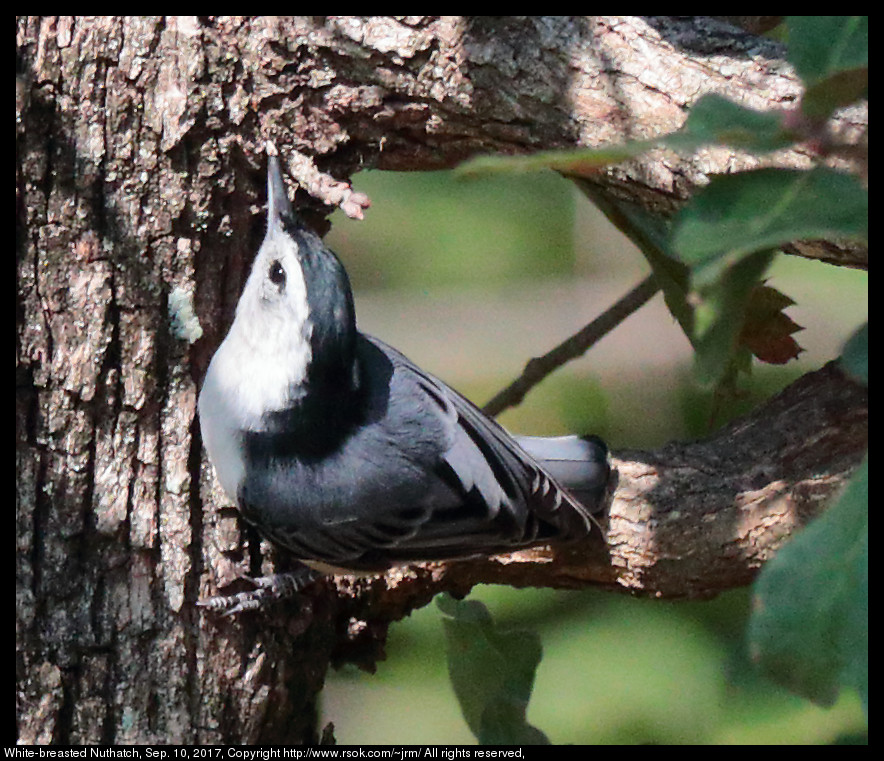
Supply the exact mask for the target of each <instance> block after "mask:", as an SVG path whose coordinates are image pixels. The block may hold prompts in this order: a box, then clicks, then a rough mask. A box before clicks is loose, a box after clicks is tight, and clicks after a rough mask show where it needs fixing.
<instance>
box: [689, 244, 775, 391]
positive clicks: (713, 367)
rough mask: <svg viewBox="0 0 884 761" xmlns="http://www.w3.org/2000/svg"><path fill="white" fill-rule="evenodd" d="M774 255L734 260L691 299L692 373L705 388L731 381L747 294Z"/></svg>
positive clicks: (769, 253) (765, 254) (703, 285)
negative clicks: (692, 333) (692, 316)
mask: <svg viewBox="0 0 884 761" xmlns="http://www.w3.org/2000/svg"><path fill="white" fill-rule="evenodd" d="M773 256H774V252H773V251H770V250H768V251H759V252H754V253H751V254H749V255H746V256H743V257H741V258H739V259H737V260H736V261H735V262H733V263H730V264H729V266H727V267H725V268H724V269H721V270H718V269H717V268H716V277H715V278H714V279H713V278H706V279H704V280H703V281H702V283H701V287H699V288H697V291H696V293H695V294H694V295H693V301H694V339H693V344H694V350H695V353H694V371H695V375H696V378H697V381H698V382H699V383H700V384H701V385H704V386H717V385H720V384H721V383H722V382H724V381H725V380H727V379H729V378H731V376H732V374H733V373H732V369H733V367H734V363H735V362H736V363H737V364H745V360H741V358H740V357H738V356H737V355H738V352H739V348H740V344H739V338H740V334H741V333H742V331H743V327H744V324H745V318H746V310H747V305H748V303H749V294H750V293H751V292H752V291H753V289H755V288H756V287H757V286H758V285H759V284H760V282H761V280H762V278H763V276H764V273H765V271H766V270H767V268H768V266H769V265H770V263H771V260H772V259H773Z"/></svg>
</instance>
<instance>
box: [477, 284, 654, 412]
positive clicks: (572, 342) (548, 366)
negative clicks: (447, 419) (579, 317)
mask: <svg viewBox="0 0 884 761" xmlns="http://www.w3.org/2000/svg"><path fill="white" fill-rule="evenodd" d="M659 290H660V286H659V285H657V278H656V277H654V275H649V276H648V277H646V278H645V279H644V280H642V281H641V282H640V283H639V284H638V285H637V286H635V288H633V289H632V290H631V291H630V292H629V293H627V294H626V295H625V296H623V298H621V299H619V300H618V301H617V302H616V303H614V304H613V305H611V306H610V307H609V308H608V309H606V310H605V311H604V312H602V314H600V315H599V316H598V317H596V318H595V319H594V320H593V321H592V322H591V323H589V324H588V325H585V326H584V327H582V328H581V329H580V330H578V331H577V332H576V333H575V334H574V335H572V336H569V337H568V338H566V339H565V340H564V341H562V343H560V344H559V345H558V346H556V347H555V348H553V349H550V350H549V351H548V352H547V353H546V354H544V355H543V356H541V357H535V358H534V359H531V360H529V361H528V363H527V364H526V365H525V369H524V370H523V371H522V374H521V375H520V376H519V377H518V378H516V379H515V380H514V381H513V382H512V383H510V385H509V386H507V387H506V388H505V389H503V390H501V391H500V392H498V393H497V394H495V395H494V397H492V399H491V400H490V401H489V402H488V403H487V404H486V405H485V406H484V407H483V408H482V411H483V412H484V413H485V414H486V415H491V416H495V415H499V414H500V413H501V412H503V411H504V410H505V409H507V408H509V407H515V406H516V405H517V404H520V403H521V402H522V400H523V399H524V398H525V394H527V393H528V392H529V391H530V390H531V389H532V388H534V387H535V386H536V385H537V384H538V383H540V382H541V381H542V380H543V379H544V378H546V377H547V376H548V375H549V374H550V373H552V372H554V371H555V370H557V369H558V368H560V367H561V366H562V365H564V364H565V363H567V362H570V361H571V360H572V359H577V357H579V356H581V355H582V354H585V353H586V352H587V351H589V350H590V349H591V348H592V346H593V345H594V344H595V343H596V342H597V341H599V340H600V339H601V338H603V337H604V336H606V335H607V334H608V333H610V332H611V331H612V330H613V329H614V328H616V327H617V326H618V325H619V324H620V323H621V322H623V320H625V319H626V318H627V317H629V315H631V314H632V313H633V312H635V311H637V310H638V309H640V308H641V307H642V306H644V305H645V304H647V303H648V301H650V300H651V298H652V297H653V296H654V294H655V293H657V291H659Z"/></svg>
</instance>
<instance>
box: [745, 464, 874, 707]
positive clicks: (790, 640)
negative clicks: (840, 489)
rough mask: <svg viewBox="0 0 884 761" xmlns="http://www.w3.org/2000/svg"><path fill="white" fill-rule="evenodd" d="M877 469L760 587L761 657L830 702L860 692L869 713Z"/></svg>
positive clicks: (756, 615)
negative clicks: (847, 691) (871, 515)
mask: <svg viewBox="0 0 884 761" xmlns="http://www.w3.org/2000/svg"><path fill="white" fill-rule="evenodd" d="M868 503H869V470H868V460H866V461H864V462H863V464H862V465H861V466H860V467H859V468H858V469H857V472H856V473H855V474H854V476H853V478H852V479H851V481H850V483H849V484H848V486H847V488H846V490H845V491H844V494H843V495H842V497H841V499H840V500H839V501H838V502H837V504H835V505H833V506H832V507H830V508H829V509H828V510H827V511H826V512H825V513H824V514H823V515H821V516H820V517H819V518H817V519H816V520H815V521H813V523H811V524H810V525H809V526H808V527H807V528H805V529H804V530H803V531H802V532H801V533H800V534H798V535H797V536H796V537H795V538H794V539H792V540H791V541H790V542H789V543H788V544H787V545H786V546H785V547H783V548H782V549H781V550H780V551H779V553H778V554H777V556H776V557H775V558H774V559H773V560H771V561H770V562H769V563H768V564H767V565H766V566H765V567H764V569H763V570H762V572H761V574H760V575H759V577H758V579H757V580H756V582H755V590H754V594H755V606H754V607H755V610H754V612H753V615H752V618H751V619H750V622H749V646H750V651H751V653H752V656H753V658H754V659H755V660H756V661H757V662H758V663H759V664H760V666H761V667H762V668H763V669H764V670H765V671H766V672H767V673H768V675H769V676H770V677H771V678H773V679H774V680H775V681H777V682H779V683H780V684H782V685H784V686H786V687H788V688H789V689H791V690H792V691H794V692H796V693H797V694H799V695H802V696H804V697H807V698H809V699H811V700H813V701H815V702H818V703H822V704H824V705H830V704H831V703H832V702H833V701H834V699H835V697H836V696H837V693H838V689H839V687H843V686H849V687H854V688H856V689H857V690H858V691H859V693H860V697H861V698H862V700H863V703H864V705H865V706H866V711H868V665H869V664H868V658H869V527H868Z"/></svg>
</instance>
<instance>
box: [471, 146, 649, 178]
mask: <svg viewBox="0 0 884 761" xmlns="http://www.w3.org/2000/svg"><path fill="white" fill-rule="evenodd" d="M659 144H660V141H659V140H637V141H635V142H631V143H623V144H620V145H610V146H605V147H602V148H578V149H576V150H563V151H538V152H537V153H531V154H528V155H526V156H477V157H476V158H473V159H470V160H468V161H465V162H464V163H463V164H461V165H460V166H458V167H457V169H455V174H456V175H457V176H459V177H463V178H467V179H470V178H474V177H482V176H485V175H489V174H504V173H505V174H516V173H520V172H540V171H543V170H546V169H554V170H556V171H558V172H562V173H563V174H567V175H575V176H578V177H579V176H590V175H593V174H596V173H598V172H599V171H600V170H601V169H603V168H604V167H607V166H610V165H611V164H619V163H621V162H623V161H626V160H627V159H631V158H634V157H636V156H638V155H640V154H642V153H644V152H645V151H647V150H650V149H651V148H654V147H657V146H659Z"/></svg>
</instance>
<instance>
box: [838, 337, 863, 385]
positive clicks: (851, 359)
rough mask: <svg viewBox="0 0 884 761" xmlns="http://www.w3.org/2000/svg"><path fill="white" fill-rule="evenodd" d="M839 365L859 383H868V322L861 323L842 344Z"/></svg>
mask: <svg viewBox="0 0 884 761" xmlns="http://www.w3.org/2000/svg"><path fill="white" fill-rule="evenodd" d="M841 367H843V368H844V370H845V371H846V372H847V373H848V374H849V375H852V376H853V377H854V378H855V379H856V380H858V381H859V382H860V383H865V384H866V385H867V386H868V385H869V323H868V322H866V323H865V324H863V325H862V326H861V327H860V328H859V329H858V330H857V331H856V332H855V333H854V334H853V335H852V336H851V337H850V338H849V339H848V341H847V343H846V344H845V345H844V350H843V351H842V352H841Z"/></svg>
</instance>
